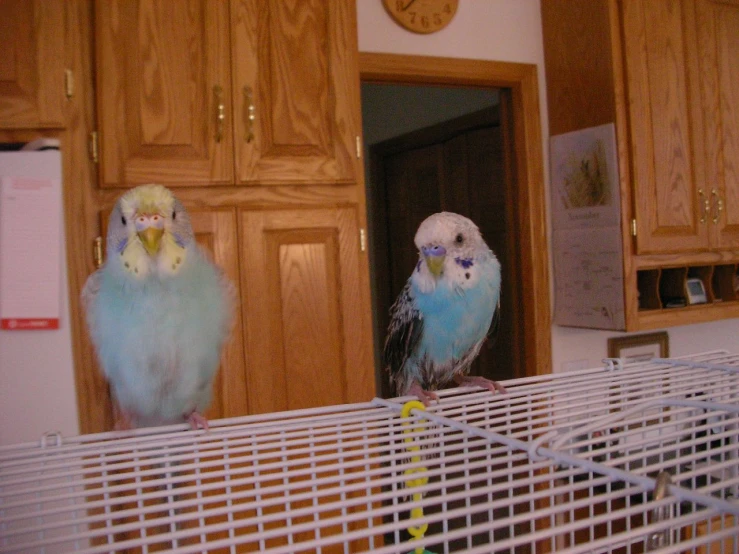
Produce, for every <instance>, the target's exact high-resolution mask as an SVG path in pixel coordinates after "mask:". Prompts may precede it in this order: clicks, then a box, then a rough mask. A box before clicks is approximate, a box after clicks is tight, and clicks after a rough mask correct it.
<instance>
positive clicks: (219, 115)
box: [213, 85, 226, 142]
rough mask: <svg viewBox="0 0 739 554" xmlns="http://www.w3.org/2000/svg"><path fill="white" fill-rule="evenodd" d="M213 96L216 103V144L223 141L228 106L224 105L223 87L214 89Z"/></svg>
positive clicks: (219, 86)
mask: <svg viewBox="0 0 739 554" xmlns="http://www.w3.org/2000/svg"><path fill="white" fill-rule="evenodd" d="M213 96H214V98H215V101H216V142H221V141H222V140H223V123H224V122H225V120H226V105H225V104H224V103H223V87H222V86H221V85H216V86H214V87H213Z"/></svg>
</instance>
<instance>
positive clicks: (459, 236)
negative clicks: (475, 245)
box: [454, 233, 464, 244]
mask: <svg viewBox="0 0 739 554" xmlns="http://www.w3.org/2000/svg"><path fill="white" fill-rule="evenodd" d="M454 242H456V243H457V244H462V243H463V242H464V237H463V236H462V233H459V234H458V235H457V236H456V238H455V239H454Z"/></svg>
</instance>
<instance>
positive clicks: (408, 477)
mask: <svg viewBox="0 0 739 554" xmlns="http://www.w3.org/2000/svg"><path fill="white" fill-rule="evenodd" d="M738 373H739V357H737V356H734V355H730V354H727V353H725V352H712V353H706V354H700V355H696V356H692V357H687V358H676V359H671V360H652V361H650V362H644V363H633V364H626V363H623V362H622V361H608V363H607V364H606V368H605V369H604V368H594V369H590V370H585V371H577V372H569V373H562V374H554V375H546V376H539V377H535V378H527V379H519V380H513V381H508V382H506V388H507V390H508V393H507V394H505V395H491V394H490V393H489V392H487V391H481V390H479V389H449V390H445V391H441V392H440V397H441V400H440V402H439V403H438V404H434V405H432V406H430V407H429V408H428V409H427V410H419V409H411V410H406V411H407V412H409V415H407V416H406V415H404V414H403V413H402V410H403V406H404V404H405V401H407V400H409V399H407V398H401V399H392V400H383V399H375V400H374V401H372V402H368V403H364V404H353V405H342V406H332V407H327V408H319V409H312V410H302V411H294V412H283V413H275V414H267V415H262V416H248V417H243V418H234V419H230V420H219V421H213V422H211V428H210V430H209V431H207V432H204V431H191V430H189V429H186V428H185V427H184V426H170V427H162V428H152V429H143V430H136V431H132V432H126V433H105V434H97V435H86V436H79V437H73V438H66V437H61V436H59V435H58V434H56V433H49V434H47V435H45V436H44V437H42V438H41V439H40V440H39V441H37V442H33V443H27V444H20V445H13V446H8V447H3V448H0V552H70V551H74V552H90V553H92V552H110V551H113V550H115V551H129V552H154V551H168V550H169V551H178V552H250V551H264V552H275V553H277V552H285V553H287V552H291V553H292V552H367V551H371V552H379V553H391V552H415V551H416V550H415V549H416V548H417V547H418V548H419V549H424V548H425V549H426V550H427V551H429V552H439V553H440V552H444V553H447V552H472V553H474V552H480V553H482V552H511V553H530V552H531V553H533V552H570V553H576V552H604V553H605V552H614V553H615V552H618V553H636V552H646V551H656V552H700V553H703V552H705V553H708V552H739V531H738V529H739V527H738V526H739V470H738V467H739V463H738V462H737V460H738V455H739V441H738V438H737V437H738V435H739V375H738ZM409 528H410V529H422V530H423V533H422V536H421V537H420V538H413V537H412V536H411V535H410V534H409V532H408V530H409ZM419 551H420V550H419Z"/></svg>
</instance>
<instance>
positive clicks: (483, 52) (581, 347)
mask: <svg viewBox="0 0 739 554" xmlns="http://www.w3.org/2000/svg"><path fill="white" fill-rule="evenodd" d="M357 14H358V21H359V50H360V51H361V52H384V53H394V54H410V55H419V56H424V55H426V56H443V57H452V58H471V59H484V60H496V61H507V62H520V63H531V64H536V66H537V69H538V75H539V87H540V99H541V110H542V113H541V115H542V136H543V143H542V148H543V152H544V159H545V165H546V168H547V169H546V172H545V173H546V175H545V182H546V186H547V190H548V187H549V168H548V163H549V162H548V160H549V148H548V136H549V126H548V123H547V105H546V90H545V78H546V75H545V71H544V51H543V43H542V33H541V12H540V4H539V0H485V1H481V0H460V2H459V9H458V11H457V15H456V16H455V18H454V19H453V20H452V22H451V23H450V24H449V25H448V26H447V27H445V28H444V29H442V30H441V31H439V32H437V33H433V34H431V35H419V34H415V33H411V32H408V31H405V30H404V29H402V28H401V27H400V26H399V25H397V24H396V23H394V22H393V20H392V19H390V16H389V15H388V14H387V12H386V11H385V9H384V8H383V6H382V3H381V2H375V1H368V0H357ZM547 202H548V193H547ZM550 275H551V272H550ZM622 334H623V333H613V332H606V331H592V330H586V329H572V328H567V327H559V326H556V325H555V326H553V328H552V361H553V369H554V371H561V370H563V369H565V368H566V367H568V366H570V365H571V363H572V362H575V365H576V366H577V365H579V366H586V367H593V366H597V365H600V363H601V360H602V359H603V358H604V357H605V356H606V352H607V339H608V337H611V336H617V335H622ZM668 334H669V336H670V354H671V355H675V356H679V355H682V354H688V353H692V352H700V351H705V350H713V349H728V350H731V351H739V344H737V341H738V339H737V337H739V319H732V320H724V321H718V322H714V323H706V324H702V325H689V326H682V327H673V328H670V329H668Z"/></svg>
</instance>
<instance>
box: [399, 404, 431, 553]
mask: <svg viewBox="0 0 739 554" xmlns="http://www.w3.org/2000/svg"><path fill="white" fill-rule="evenodd" d="M413 409H416V410H425V409H426V406H424V405H423V403H422V402H419V401H418V400H410V401H408V402H406V403H405V404H404V405H403V409H402V410H401V411H400V415H401V416H402V417H403V418H407V417H408V416H410V414H411V410H413ZM404 424H405V425H407V423H404ZM421 431H422V429H421V428H411V427H410V426H408V427H406V428H405V429H404V430H403V433H404V434H405V435H406V437H405V438H404V439H403V440H404V441H405V444H406V446H405V447H406V449H407V450H408V452H410V453H411V462H412V463H418V462H420V461H421V456H420V454H419V451H420V450H421V448H420V447H419V446H418V445H417V444H414V443H413V437H411V436H410V434H411V433H412V432H421ZM427 471H428V470H427V469H426V467H425V466H421V467H415V468H411V467H409V468H408V469H406V470H405V476H406V480H405V486H406V488H407V489H408V490H409V491H410V490H411V489H412V488H413V487H422V486H423V485H425V484H426V483H428V481H429V478H428V477H427V476H426V472H427ZM412 497H413V501H414V502H420V501H421V498H423V495H422V494H421V493H420V492H414V493H412ZM422 517H423V507H422V506H416V507H414V508H411V516H410V520H411V522H412V521H413V520H414V519H420V518H422ZM428 527H429V525H428V523H424V524H423V525H411V526H410V527H408V533H409V534H410V535H411V537H413V538H412V539H411V540H417V541H420V540H421V539H422V538H423V536H424V535H425V534H426V531H427V530H428ZM411 554H434V553H433V552H430V551H428V550H426V549H425V548H423V547H422V546H419V547H416V549H415V550H414V551H413V552H412V553H411Z"/></svg>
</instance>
